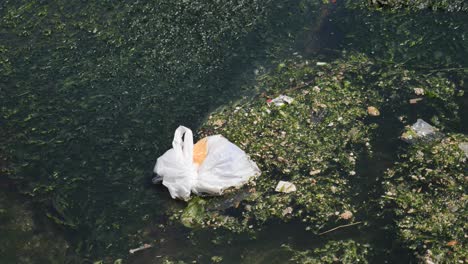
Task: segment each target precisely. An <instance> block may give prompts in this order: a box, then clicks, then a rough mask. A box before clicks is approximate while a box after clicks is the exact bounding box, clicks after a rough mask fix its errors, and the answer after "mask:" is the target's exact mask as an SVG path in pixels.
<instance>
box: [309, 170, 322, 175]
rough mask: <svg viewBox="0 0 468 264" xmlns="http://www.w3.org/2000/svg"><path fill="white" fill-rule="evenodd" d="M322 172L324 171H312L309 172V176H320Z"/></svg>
mask: <svg viewBox="0 0 468 264" xmlns="http://www.w3.org/2000/svg"><path fill="white" fill-rule="evenodd" d="M320 172H322V171H321V170H311V171H309V175H310V176H314V175H317V174H319V173H320Z"/></svg>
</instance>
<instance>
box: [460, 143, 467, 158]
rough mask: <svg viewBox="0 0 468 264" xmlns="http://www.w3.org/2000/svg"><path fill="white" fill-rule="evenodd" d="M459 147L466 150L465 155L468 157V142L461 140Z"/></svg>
mask: <svg viewBox="0 0 468 264" xmlns="http://www.w3.org/2000/svg"><path fill="white" fill-rule="evenodd" d="M458 147H459V148H460V149H461V150H462V151H463V152H465V156H466V157H467V158H468V142H461V143H460V144H458Z"/></svg>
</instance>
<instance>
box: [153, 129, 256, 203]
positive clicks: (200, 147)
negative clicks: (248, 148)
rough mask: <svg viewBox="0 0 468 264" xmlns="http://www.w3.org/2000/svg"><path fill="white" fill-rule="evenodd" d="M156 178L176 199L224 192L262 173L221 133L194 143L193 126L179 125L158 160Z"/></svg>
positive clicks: (154, 180) (155, 180) (155, 168)
mask: <svg viewBox="0 0 468 264" xmlns="http://www.w3.org/2000/svg"><path fill="white" fill-rule="evenodd" d="M154 172H155V173H156V174H157V175H158V176H156V177H155V178H154V179H153V182H154V183H156V182H158V181H162V184H163V185H164V186H166V187H167V188H168V189H169V192H170V194H171V197H172V198H173V199H182V200H188V199H189V198H190V194H191V193H194V194H197V195H202V194H208V195H222V194H223V192H224V190H226V189H228V188H231V187H240V186H242V185H244V184H246V183H247V182H248V181H249V180H251V179H252V178H254V177H257V176H259V175H260V173H261V172H260V169H259V168H258V166H257V164H255V162H253V161H252V160H250V158H249V157H248V156H247V154H245V152H244V151H243V150H241V149H240V148H239V147H237V146H236V145H234V144H233V143H231V142H230V141H229V140H227V139H226V138H224V137H223V136H221V135H215V136H209V137H206V138H204V139H201V140H200V141H199V142H197V144H195V145H194V144H193V134H192V130H190V129H189V128H187V127H184V126H179V127H178V128H177V129H176V131H175V133H174V140H173V141H172V148H171V149H170V150H168V151H166V153H164V154H163V155H162V156H161V157H159V158H158V160H157V161H156V165H155V167H154Z"/></svg>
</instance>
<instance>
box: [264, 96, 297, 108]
mask: <svg viewBox="0 0 468 264" xmlns="http://www.w3.org/2000/svg"><path fill="white" fill-rule="evenodd" d="M293 101H294V98H292V97H289V96H287V95H280V96H278V97H276V98H275V99H273V100H271V101H269V103H273V104H275V105H276V106H282V105H284V103H287V104H291V103H292V102H293Z"/></svg>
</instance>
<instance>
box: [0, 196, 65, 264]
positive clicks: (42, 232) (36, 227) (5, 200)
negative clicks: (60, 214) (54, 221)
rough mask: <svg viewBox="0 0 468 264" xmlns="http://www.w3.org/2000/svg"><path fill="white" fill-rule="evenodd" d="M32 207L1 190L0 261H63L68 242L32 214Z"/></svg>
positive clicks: (26, 263) (25, 263) (26, 262)
mask: <svg viewBox="0 0 468 264" xmlns="http://www.w3.org/2000/svg"><path fill="white" fill-rule="evenodd" d="M32 208H33V205H32V204H31V203H29V202H25V201H23V200H22V199H19V198H18V197H15V196H14V195H11V194H6V193H5V192H3V190H2V192H1V193H0V233H1V234H2V235H1V236H0V256H1V257H2V263H24V264H28V263H64V262H65V259H67V255H68V253H69V252H68V249H69V244H68V243H67V242H66V240H65V239H64V237H63V236H58V235H57V234H56V233H55V230H54V229H53V228H52V227H51V226H50V225H47V224H44V220H41V219H40V217H37V216H35V213H34V212H33V210H32ZM68 257H69V256H68ZM68 259H70V258H68Z"/></svg>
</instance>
